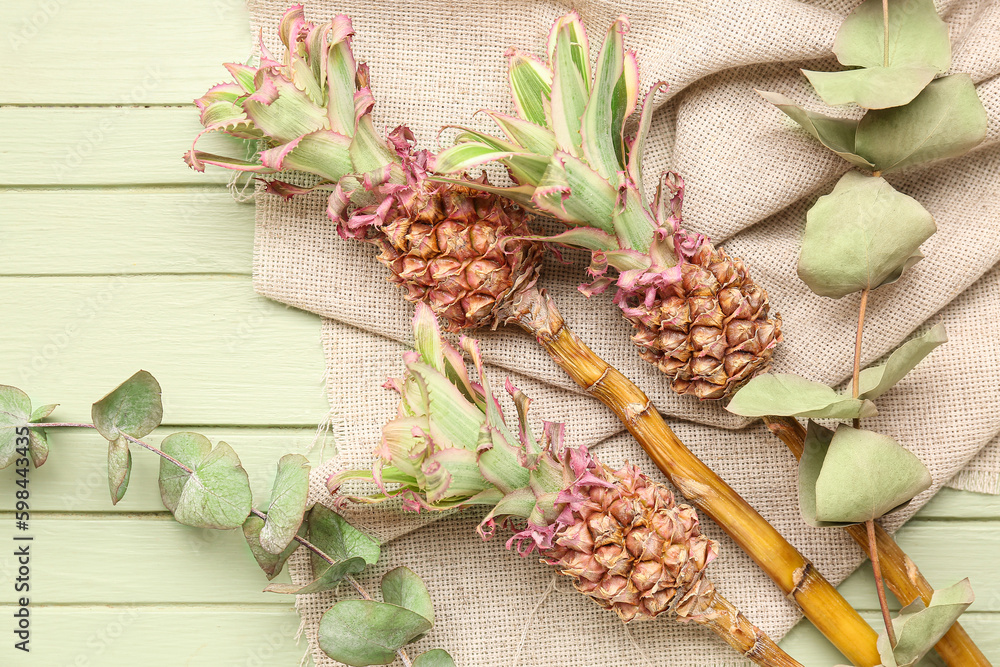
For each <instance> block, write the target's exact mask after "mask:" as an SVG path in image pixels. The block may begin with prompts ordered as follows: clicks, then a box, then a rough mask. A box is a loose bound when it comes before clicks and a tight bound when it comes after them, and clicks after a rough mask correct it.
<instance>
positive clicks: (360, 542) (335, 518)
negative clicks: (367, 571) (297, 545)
mask: <svg viewBox="0 0 1000 667" xmlns="http://www.w3.org/2000/svg"><path fill="white" fill-rule="evenodd" d="M306 521H307V523H308V525H309V541H310V542H312V543H313V544H314V545H316V547H317V548H319V550H320V551H322V552H323V553H325V554H327V555H329V556H331V557H332V558H334V559H335V560H347V559H348V558H354V557H360V558H363V559H364V560H365V562H366V563H368V564H369V565H374V564H375V563H376V562H378V559H379V555H380V554H381V549H380V548H379V545H378V542H376V541H375V540H373V539H372V538H370V537H368V536H367V535H365V534H364V533H362V532H361V531H360V530H358V529H357V528H355V527H354V526H352V525H351V524H349V523H348V522H347V520H346V519H345V518H344V517H342V516H340V515H339V514H337V513H336V512H334V511H333V510H331V509H329V508H327V507H324V506H323V505H315V506H313V508H312V509H311V510H309V515H308V518H307V519H306ZM312 565H313V574H315V575H316V576H320V575H321V574H322V573H323V572H325V571H326V569H327V568H328V567H330V564H329V563H327V562H326V561H325V560H323V559H321V558H320V557H319V556H317V555H316V554H313V555H312Z"/></svg>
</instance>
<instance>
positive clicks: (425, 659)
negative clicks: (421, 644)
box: [413, 648, 455, 667]
mask: <svg viewBox="0 0 1000 667" xmlns="http://www.w3.org/2000/svg"><path fill="white" fill-rule="evenodd" d="M413 667H455V661H454V660H453V659H452V657H451V655H449V654H448V652H447V651H445V650H444V649H442V648H435V649H431V650H430V651H427V652H426V653H421V654H420V655H418V656H417V657H416V658H414V660H413Z"/></svg>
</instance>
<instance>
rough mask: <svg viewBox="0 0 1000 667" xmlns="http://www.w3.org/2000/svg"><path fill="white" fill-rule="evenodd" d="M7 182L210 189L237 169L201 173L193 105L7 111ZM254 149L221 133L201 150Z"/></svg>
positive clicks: (0, 174) (3, 122)
mask: <svg viewBox="0 0 1000 667" xmlns="http://www.w3.org/2000/svg"><path fill="white" fill-rule="evenodd" d="M0 127H3V128H4V136H5V141H3V142H2V143H0V184H2V185H7V186H10V185H15V186H19V185H74V186H76V185H112V184H114V185H149V184H152V185H158V184H175V185H176V184H191V185H208V184H212V183H226V182H227V181H228V180H229V177H230V176H231V174H232V173H233V172H230V171H226V170H225V169H218V168H212V167H209V168H208V171H207V172H205V173H203V174H200V173H198V172H196V171H193V170H192V169H189V168H188V166H187V165H186V164H184V161H183V160H182V156H183V155H184V153H185V152H187V150H188V149H189V148H191V142H192V141H193V140H194V138H195V136H197V134H198V132H199V131H201V129H202V126H201V123H200V122H199V121H198V112H197V110H196V109H195V108H194V107H193V106H192V107H170V108H155V107H153V108H148V109H147V108H142V107H80V108H59V107H47V108H30V107H0ZM250 146H251V144H250V143H248V142H244V141H242V140H239V139H235V138H233V137H228V136H226V135H222V134H219V133H213V134H210V135H206V136H205V137H204V139H203V140H202V142H201V143H199V144H198V147H199V149H201V150H206V151H210V152H218V153H224V154H227V155H232V156H234V157H244V156H245V155H246V152H247V150H248V147H250Z"/></svg>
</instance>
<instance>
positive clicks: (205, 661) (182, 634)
mask: <svg viewBox="0 0 1000 667" xmlns="http://www.w3.org/2000/svg"><path fill="white" fill-rule="evenodd" d="M13 612H14V608H12V607H10V606H0V614H3V617H4V618H10V617H11V614H12V613H13ZM31 619H32V626H31V643H30V644H29V647H30V648H31V653H30V659H29V658H28V656H25V655H24V654H23V653H21V652H20V651H17V650H15V649H14V648H13V646H12V644H13V640H11V641H5V642H3V644H2V645H0V663H3V664H5V665H22V664H30V665H50V666H53V667H55V666H59V667H109V666H114V665H135V664H143V665H151V666H152V667H157V666H160V665H185V667H218V666H219V665H239V666H240V667H265V666H268V667H298V665H299V660H300V659H301V657H302V655H303V654H304V653H305V652H306V646H307V645H306V640H305V639H304V638H303V639H301V640H299V641H298V642H296V639H295V635H296V632H297V630H298V627H299V617H298V614H296V613H295V610H294V609H292V608H291V606H290V605H289V606H287V607H285V606H278V605H267V606H263V607H262V606H258V607H252V608H244V607H236V606H225V607H207V606H206V607H200V606H199V607H191V606H182V607H169V606H131V607H126V606H116V607H104V606H95V607H90V606H87V607H51V606H32V607H31Z"/></svg>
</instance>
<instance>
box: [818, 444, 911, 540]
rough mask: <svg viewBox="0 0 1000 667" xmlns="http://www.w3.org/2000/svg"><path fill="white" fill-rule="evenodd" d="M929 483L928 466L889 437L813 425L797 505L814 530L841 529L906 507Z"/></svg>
mask: <svg viewBox="0 0 1000 667" xmlns="http://www.w3.org/2000/svg"><path fill="white" fill-rule="evenodd" d="M930 485H931V476H930V473H929V472H928V471H927V468H926V466H924V464H923V463H921V462H920V459H918V458H917V457H916V456H914V455H913V454H912V453H911V452H909V451H908V450H906V449H905V448H904V447H902V446H901V445H900V444H899V443H897V442H896V441H895V440H893V439H892V438H890V437H889V436H886V435H882V434H880V433H875V432H874V431H865V430H862V429H855V428H851V427H850V426H847V425H843V424H842V425H841V426H839V427H838V428H837V430H836V431H835V432H833V434H832V435H830V431H828V430H827V429H820V427H818V426H816V425H814V424H810V430H809V431H807V437H806V447H805V451H804V452H803V454H802V460H801V461H800V463H799V505H800V510H801V511H802V516H803V518H804V519H805V520H806V523H809V524H810V525H812V526H816V527H826V526H843V525H848V524H852V523H863V522H865V521H870V520H872V519H877V518H879V517H881V516H885V515H886V514H889V513H891V512H895V511H896V510H899V509H902V508H903V507H905V506H906V505H907V504H908V503H909V502H910V500H911V499H912V498H913V497H914V496H916V495H917V494H918V493H920V492H922V491H924V490H926V489H927V488H928V487H930Z"/></svg>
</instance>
